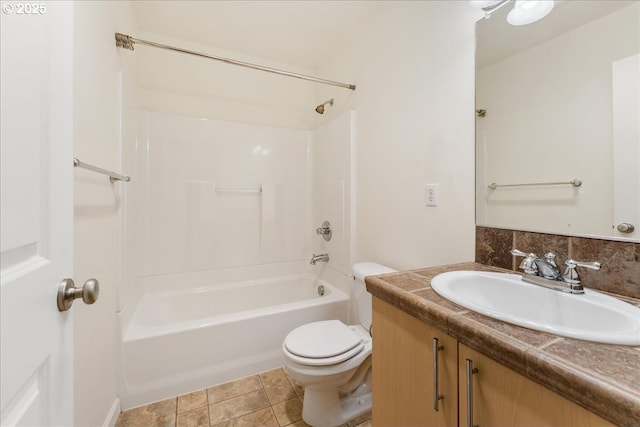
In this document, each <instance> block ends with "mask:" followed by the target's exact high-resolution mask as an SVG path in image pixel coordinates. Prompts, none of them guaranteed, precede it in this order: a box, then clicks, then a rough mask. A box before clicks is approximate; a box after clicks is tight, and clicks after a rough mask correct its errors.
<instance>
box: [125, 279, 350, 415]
mask: <svg viewBox="0 0 640 427" xmlns="http://www.w3.org/2000/svg"><path fill="white" fill-rule="evenodd" d="M320 285H322V286H324V295H323V296H320V295H319V294H318V290H317V289H318V286H320ZM348 307H349V296H348V295H347V294H346V293H345V292H343V291H342V290H340V289H338V288H337V287H335V286H333V285H331V284H329V283H327V282H325V281H323V280H320V279H318V278H316V277H315V276H312V275H309V274H301V275H295V276H284V277H275V278H269V279H260V280H251V281H246V282H239V283H227V284H218V285H213V286H207V287H199V288H192V289H187V290H183V291H163V292H156V293H147V294H145V295H142V296H141V297H140V298H139V300H138V303H137V304H136V305H135V307H134V308H133V310H132V311H131V313H130V315H129V316H128V318H129V320H128V321H127V324H125V325H122V343H121V344H122V352H121V355H122V360H121V365H122V370H123V378H124V382H123V385H122V387H121V391H120V394H121V396H120V398H121V405H122V408H123V409H128V408H132V407H136V406H139V405H143V404H147V403H150V402H154V401H157V400H161V399H165V398H168V397H172V396H176V395H179V394H184V393H188V392H191V391H195V390H199V389H202V388H205V387H209V386H212V385H215V384H220V383H223V382H226V381H230V380H234V379H238V378H241V377H244V376H247V375H252V374H255V373H258V372H262V371H265V370H269V369H274V368H277V367H279V366H282V362H281V360H282V358H281V344H282V341H283V339H284V338H285V336H286V335H287V334H288V333H289V332H290V331H291V330H292V329H293V328H295V327H297V326H300V325H302V324H304V323H308V322H312V321H317V320H324V319H340V320H342V321H343V322H347V321H348V313H349V308H348Z"/></svg>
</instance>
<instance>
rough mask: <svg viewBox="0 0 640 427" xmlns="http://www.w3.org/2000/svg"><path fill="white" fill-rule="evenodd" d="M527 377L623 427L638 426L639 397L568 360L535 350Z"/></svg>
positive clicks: (639, 417) (528, 364)
mask: <svg viewBox="0 0 640 427" xmlns="http://www.w3.org/2000/svg"><path fill="white" fill-rule="evenodd" d="M526 357H527V375H526V376H527V377H528V378H529V379H531V380H533V381H535V382H537V383H538V384H540V385H542V386H544V387H546V388H548V389H550V390H552V391H554V392H555V393H557V394H559V395H560V396H563V397H565V398H566V399H568V400H570V401H572V402H574V403H576V404H578V405H580V406H582V407H583V408H585V409H587V410H589V411H591V412H593V413H595V414H597V415H599V416H600V417H602V418H604V419H607V420H609V421H611V422H612V423H614V424H616V425H619V426H622V427H638V424H637V422H636V421H637V420H640V402H639V400H638V396H637V395H633V394H631V393H629V392H628V391H627V390H625V389H623V388H621V387H616V386H614V385H612V384H610V383H607V382H605V381H602V380H600V379H598V378H596V377H593V376H591V375H589V373H588V372H585V371H584V370H583V369H579V368H576V367H575V366H572V365H571V364H570V363H568V362H567V361H565V360H562V359H560V358H557V357H555V356H553V355H550V354H548V353H545V351H544V350H538V349H532V350H530V351H528V352H527V354H526Z"/></svg>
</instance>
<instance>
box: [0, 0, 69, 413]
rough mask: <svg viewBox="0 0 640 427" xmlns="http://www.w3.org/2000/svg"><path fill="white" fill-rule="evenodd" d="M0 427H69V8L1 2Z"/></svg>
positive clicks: (55, 4)
mask: <svg viewBox="0 0 640 427" xmlns="http://www.w3.org/2000/svg"><path fill="white" fill-rule="evenodd" d="M1 8H2V11H1V15H2V18H1V19H2V25H1V27H2V29H1V31H2V37H1V43H2V50H1V51H0V53H1V55H2V57H1V66H0V67H1V74H2V81H1V84H2V86H1V87H0V89H1V98H2V110H1V112H0V127H1V133H2V139H1V140H0V142H1V144H0V145H1V153H0V161H1V165H0V174H1V177H0V179H1V181H0V185H1V192H2V194H1V202H0V214H1V216H0V219H1V233H0V251H1V264H0V286H1V292H2V294H1V296H0V304H1V311H0V316H1V323H0V328H1V335H0V339H1V354H0V359H1V362H0V363H1V365H2V366H1V371H0V379H1V384H2V390H1V394H0V400H1V411H2V412H1V423H2V425H3V426H5V425H6V426H11V425H28V426H40V425H60V426H69V425H72V424H73V376H72V375H73V323H72V320H73V319H72V311H68V312H65V313H61V312H59V311H58V308H57V304H56V292H57V287H58V284H59V283H60V282H61V280H62V279H64V278H66V277H71V273H72V270H73V265H72V262H73V247H72V242H73V239H72V237H73V236H72V231H73V228H72V227H73V198H72V196H73V187H72V186H73V164H72V159H73V152H72V151H73V79H72V77H73V76H72V70H73V39H72V35H73V5H72V4H71V2H66V1H50V2H33V3H32V2H29V4H27V3H26V2H13V1H12V2H5V1H3V2H2V5H1Z"/></svg>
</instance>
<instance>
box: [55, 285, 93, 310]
mask: <svg viewBox="0 0 640 427" xmlns="http://www.w3.org/2000/svg"><path fill="white" fill-rule="evenodd" d="M99 294H100V284H99V283H98V281H97V280H96V279H89V280H87V281H86V282H84V284H83V285H82V286H80V287H76V286H75V283H73V280H72V279H63V280H62V282H60V285H58V310H60V311H67V310H69V309H70V308H71V305H72V304H73V301H74V300H75V299H76V298H82V301H84V303H85V304H93V303H94V302H96V301H97V300H98V295H99Z"/></svg>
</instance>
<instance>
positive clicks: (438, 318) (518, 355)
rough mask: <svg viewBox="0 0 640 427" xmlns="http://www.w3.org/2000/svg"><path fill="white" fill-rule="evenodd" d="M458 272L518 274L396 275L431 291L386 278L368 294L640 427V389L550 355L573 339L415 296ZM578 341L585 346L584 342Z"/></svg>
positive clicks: (372, 281)
mask: <svg viewBox="0 0 640 427" xmlns="http://www.w3.org/2000/svg"><path fill="white" fill-rule="evenodd" d="M458 270H479V271H499V272H506V273H514V272H513V271H510V270H505V269H502V268H499V267H490V266H486V265H482V264H478V263H474V262H468V263H459V264H453V265H447V266H439V267H430V268H422V269H415V270H411V271H407V272H398V273H393V276H394V280H393V281H394V282H396V283H398V280H401V279H402V277H401V276H402V274H411V281H412V282H413V284H412V286H413V287H414V288H415V276H416V275H419V276H422V277H423V279H424V280H425V286H424V287H423V288H421V290H415V289H414V290H413V291H408V290H404V289H401V288H400V287H398V286H397V285H396V284H394V283H390V282H387V281H385V276H389V275H380V276H369V277H367V278H366V279H365V281H366V284H367V290H368V291H369V292H370V293H371V294H372V295H373V296H374V297H377V298H379V299H381V300H383V301H385V302H387V303H389V304H391V305H393V306H395V307H397V308H399V309H400V310H403V311H404V312H406V313H408V314H410V315H412V316H414V317H416V318H418V319H420V320H422V321H424V322H425V323H428V324H430V325H432V326H435V327H437V328H438V329H440V330H441V331H443V332H445V333H448V334H449V335H451V336H452V337H453V338H455V339H457V340H458V341H459V342H460V343H462V344H464V345H466V346H468V347H470V348H472V349H474V350H476V351H478V352H480V353H482V354H484V355H486V356H487V357H489V358H491V359H493V360H495V361H497V362H498V363H501V364H502V365H504V366H506V367H508V368H510V369H512V370H514V371H515V372H517V373H519V374H521V375H523V376H525V377H527V378H529V379H531V380H532V381H534V382H536V383H538V384H540V385H542V386H544V387H546V388H548V389H550V390H552V391H554V392H555V393H557V394H559V395H560V396H564V397H565V398H567V399H568V400H570V401H572V402H574V403H576V404H578V405H580V406H582V407H584V408H585V409H587V410H589V411H591V412H593V413H594V414H596V415H598V416H600V417H602V418H604V419H606V420H609V421H611V422H613V423H615V424H617V425H620V426H623V427H627V426H630V427H631V426H633V427H637V425H635V426H634V425H633V424H630V423H632V422H635V420H640V388H639V389H638V390H637V393H636V390H633V391H632V392H630V391H629V389H628V388H627V387H626V386H625V385H624V384H623V382H624V381H621V380H620V379H618V381H616V378H603V377H601V376H600V377H599V376H596V375H595V374H590V373H589V371H588V369H584V368H582V367H577V365H576V364H575V363H574V364H573V365H572V361H571V360H567V359H566V358H560V357H558V356H556V355H553V354H551V353H550V352H549V350H548V349H549V348H551V347H553V346H554V345H556V344H557V343H564V342H568V341H567V340H569V339H567V338H562V337H557V336H555V335H550V334H546V333H543V332H537V331H532V330H529V329H526V328H520V327H518V326H514V325H510V324H506V323H504V322H500V321H497V320H495V319H491V320H490V321H487V322H486V324H485V323H481V322H480V321H477V320H474V319H473V318H472V317H474V316H476V317H477V316H481V317H484V316H482V315H478V314H477V313H474V312H469V311H466V310H458V311H454V310H451V309H449V308H445V307H442V306H440V305H439V304H438V302H437V301H430V300H428V299H426V298H423V297H421V296H419V295H416V294H415V292H421V293H422V294H423V295H428V294H427V293H424V292H422V291H424V290H425V289H430V288H431V286H430V285H431V279H432V278H433V277H434V276H436V275H437V274H440V273H443V272H446V271H458ZM614 296H616V295H614ZM624 299H625V301H627V302H630V303H633V302H634V301H633V300H630V299H629V298H624ZM636 301H637V302H640V301H638V300H636ZM486 319H489V318H486ZM496 322H498V323H496ZM492 324H493V326H494V327H492ZM495 326H500V327H499V328H498V327H495ZM514 328H515V329H514ZM501 331H506V332H501ZM516 331H521V332H523V331H526V333H524V332H523V333H514V334H513V335H510V334H509V333H508V332H516ZM532 334H535V335H532ZM538 334H539V339H537V340H534V339H533V338H536V337H537V335H538ZM514 335H517V336H514ZM519 338H524V339H529V340H530V341H532V343H527V342H525V341H522V340H521V339H519ZM534 341H537V342H538V344H535V343H533V342H534ZM575 341H576V342H577V343H579V341H578V340H575ZM632 348H633V347H632ZM635 348H636V349H638V350H639V351H638V354H639V357H638V360H639V361H640V347H635ZM505 355H508V357H505ZM634 359H635V357H634ZM623 368H624V367H623Z"/></svg>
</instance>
